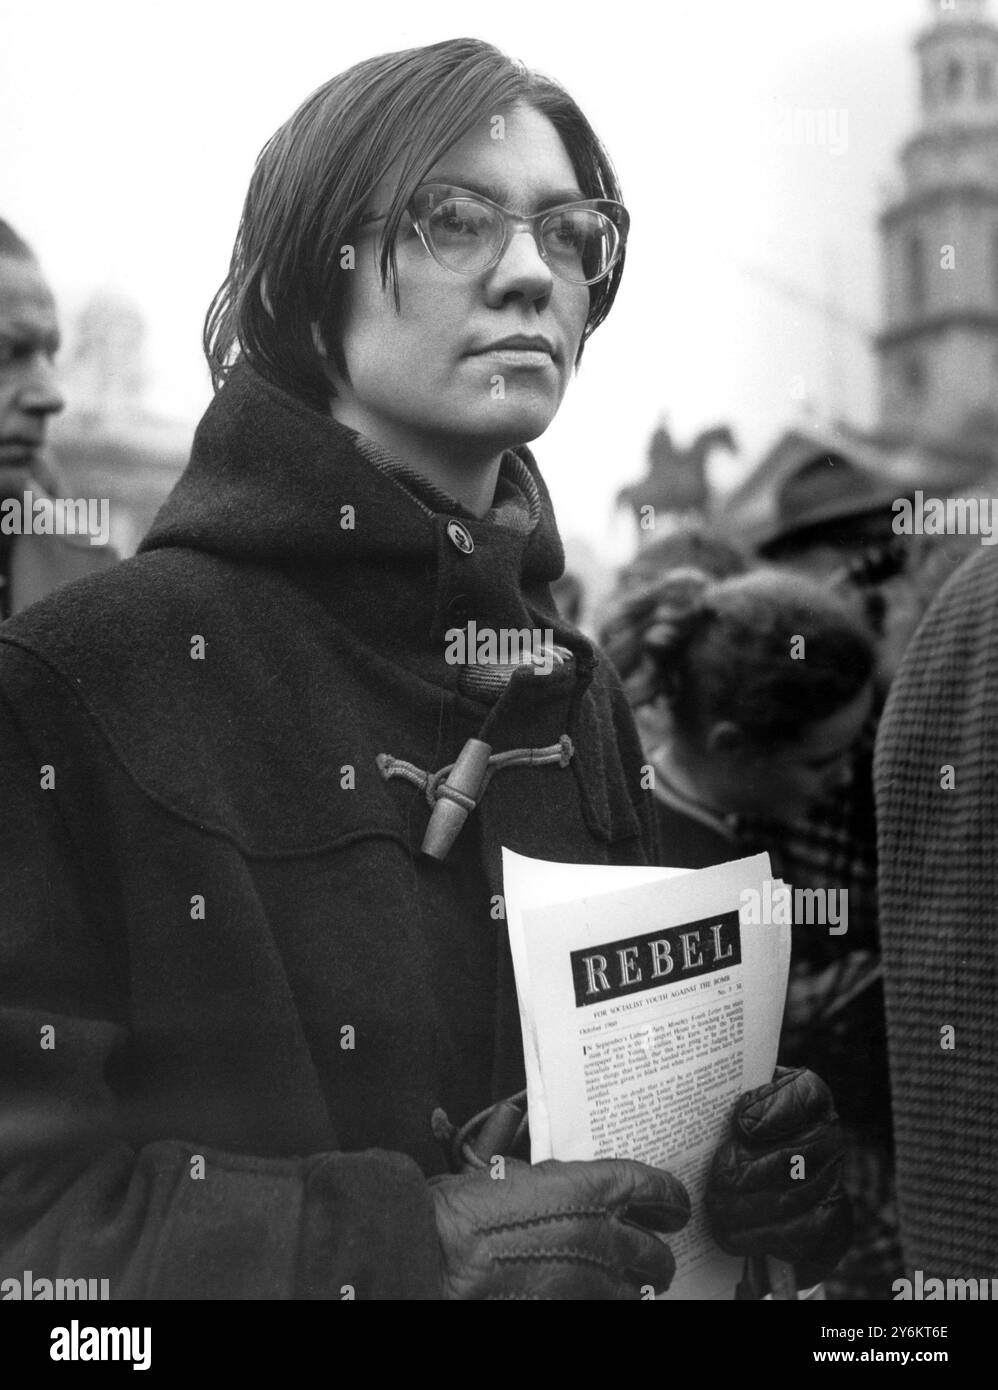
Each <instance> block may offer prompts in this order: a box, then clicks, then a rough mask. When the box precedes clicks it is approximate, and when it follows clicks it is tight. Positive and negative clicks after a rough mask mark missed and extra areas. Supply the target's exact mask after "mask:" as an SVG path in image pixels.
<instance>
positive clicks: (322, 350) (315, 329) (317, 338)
mask: <svg viewBox="0 0 998 1390" xmlns="http://www.w3.org/2000/svg"><path fill="white" fill-rule="evenodd" d="M311 327H312V346H313V347H314V348H315V350H316V352H317V353H318V354H319V356H320V357H324V358H326V360H327V361H328V360H329V353H328V352H327V351H326V342H325V339H324V338H323V336H322V330H321V329H320V328H319V325H318V324H317V323H313V324H312V325H311Z"/></svg>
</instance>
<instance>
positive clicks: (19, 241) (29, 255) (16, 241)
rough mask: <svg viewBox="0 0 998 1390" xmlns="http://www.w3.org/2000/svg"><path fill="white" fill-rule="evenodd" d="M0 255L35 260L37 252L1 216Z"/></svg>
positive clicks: (13, 258) (22, 259) (20, 259)
mask: <svg viewBox="0 0 998 1390" xmlns="http://www.w3.org/2000/svg"><path fill="white" fill-rule="evenodd" d="M0 256H9V257H10V258H11V259H12V260H15V259H16V260H19V261H33V260H34V259H35V253H34V251H32V249H31V247H30V246H29V245H28V243H27V242H26V241H25V240H24V238H23V237H20V236H18V234H17V233H16V232H15V231H14V228H13V227H12V226H11V225H10V223H9V222H5V221H4V220H3V218H2V217H0Z"/></svg>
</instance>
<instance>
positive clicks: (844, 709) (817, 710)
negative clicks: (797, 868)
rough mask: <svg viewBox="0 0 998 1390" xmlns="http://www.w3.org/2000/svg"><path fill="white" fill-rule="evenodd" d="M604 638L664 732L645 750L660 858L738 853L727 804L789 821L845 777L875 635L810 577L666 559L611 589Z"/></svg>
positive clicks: (636, 700)
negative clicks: (628, 586) (664, 568)
mask: <svg viewBox="0 0 998 1390" xmlns="http://www.w3.org/2000/svg"><path fill="white" fill-rule="evenodd" d="M603 641H604V645H605V646H606V649H607V651H608V653H609V654H610V656H611V658H612V659H613V660H614V662H615V664H616V666H617V669H618V671H619V672H620V674H621V675H622V677H623V678H624V681H625V689H626V690H627V692H628V694H629V696H630V698H631V701H632V703H633V704H634V705H635V706H636V707H637V708H638V709H641V708H646V707H648V706H651V707H652V709H653V710H654V711H655V712H656V714H657V716H658V724H659V728H660V730H661V731H662V733H663V737H661V738H660V740H659V741H658V746H657V747H656V748H655V749H654V750H652V751H651V752H650V755H649V756H650V758H651V761H652V765H653V768H654V772H655V779H654V790H655V795H656V814H657V817H658V823H659V831H660V838H661V848H662V852H663V855H664V858H665V862H667V863H669V864H673V865H675V866H676V867H679V868H703V867H704V866H706V865H708V864H718V863H723V862H724V861H725V860H727V859H735V858H738V856H739V854H740V853H744V852H745V851H744V850H743V849H740V847H739V837H738V830H737V826H738V821H739V818H740V817H744V816H752V817H754V818H769V819H772V820H774V821H776V822H779V823H781V824H783V825H785V826H788V825H793V824H794V823H795V822H796V821H798V820H799V819H800V818H801V817H802V816H803V815H805V814H806V813H807V812H809V811H811V810H812V809H814V808H815V807H819V806H820V805H822V803H823V802H825V801H827V799H828V798H829V797H830V796H831V795H832V794H833V793H834V791H835V789H836V788H838V787H840V786H842V785H843V784H844V783H845V782H847V781H848V779H849V777H850V776H851V767H852V754H853V750H854V748H855V746H856V743H857V741H858V740H859V738H860V736H861V734H862V732H863V730H864V727H865V726H866V723H867V720H868V718H869V715H870V711H871V709H872V705H873V695H874V692H873V676H874V666H875V653H874V648H873V644H872V640H871V637H870V635H869V634H868V633H867V632H866V630H865V628H864V627H863V626H862V624H861V623H860V621H859V619H858V618H856V617H855V616H853V614H852V613H851V612H850V611H849V610H848V609H847V608H846V607H845V606H844V604H842V603H840V602H839V601H838V600H837V599H834V598H832V597H830V596H828V595H827V594H826V593H825V592H824V591H823V590H822V589H820V588H819V587H818V586H817V585H815V584H813V583H811V582H810V581H808V580H806V579H803V578H800V577H794V578H790V577H788V576H784V575H780V574H776V573H770V572H767V571H759V572H756V573H752V574H747V575H738V576H735V577H732V578H729V579H723V580H716V581H715V580H712V579H711V578H710V577H709V576H708V575H706V574H704V573H703V572H702V571H699V570H694V569H686V570H673V571H671V572H670V573H668V574H666V575H665V576H663V577H662V578H661V579H660V580H659V581H658V582H657V583H655V584H653V585H651V586H649V587H648V588H646V589H644V590H642V591H641V592H640V593H638V594H636V595H631V596H628V597H626V598H625V599H624V601H623V603H622V605H621V607H620V609H619V610H618V612H617V613H616V614H615V615H614V616H613V617H612V618H611V619H610V620H609V621H608V623H607V625H606V628H605V631H604V634H603Z"/></svg>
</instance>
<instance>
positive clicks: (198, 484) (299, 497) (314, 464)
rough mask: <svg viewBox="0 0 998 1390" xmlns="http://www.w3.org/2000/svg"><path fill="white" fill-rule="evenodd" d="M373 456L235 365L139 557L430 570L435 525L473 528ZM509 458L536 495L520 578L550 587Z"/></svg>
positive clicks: (535, 478) (547, 551)
mask: <svg viewBox="0 0 998 1390" xmlns="http://www.w3.org/2000/svg"><path fill="white" fill-rule="evenodd" d="M377 456H378V450H377V447H376V446H373V445H372V442H371V441H369V440H366V439H364V437H363V436H361V435H359V434H358V433H357V432H356V431H355V430H352V429H349V428H348V427H347V426H345V425H341V424H340V423H339V422H338V421H336V420H334V419H332V417H330V416H327V415H323V414H320V413H319V412H318V411H316V410H314V409H312V408H311V407H310V406H308V405H306V404H305V403H304V402H302V401H299V400H297V399H296V398H295V397H293V396H290V395H288V394H287V393H286V392H284V391H281V390H280V389H279V388H277V387H276V386H273V385H272V384H271V383H270V382H268V381H266V380H265V379H264V378H263V377H261V376H260V375H259V374H258V373H256V372H255V371H253V370H252V369H251V368H249V367H248V366H246V365H240V366H238V367H237V368H235V369H234V370H233V372H232V375H231V376H230V378H229V380H228V381H227V382H226V384H225V386H224V387H223V388H222V390H221V391H219V393H218V394H217V395H216V396H215V398H214V400H213V401H212V403H211V404H210V405H209V407H208V409H207V411H206V412H205V415H204V417H203V418H202V420H201V423H200V424H199V426H198V429H197V431H196V434H195V437H194V446H193V450H192V454H191V460H190V463H189V465H188V467H187V469H186V470H185V472H184V474H183V476H182V477H181V478H180V480H179V481H178V483H177V485H176V487H175V488H174V490H173V492H172V493H171V494H170V496H169V498H168V499H167V501H166V502H165V504H164V505H163V507H162V509H161V510H160V512H159V514H158V516H157V517H156V520H155V521H154V523H153V525H152V527H151V529H150V531H149V533H148V535H147V536H146V538H145V539H144V541H143V542H142V545H141V546H140V551H143V552H145V551H150V550H159V549H162V548H164V547H168V546H183V547H185V548H189V549H195V550H202V551H207V552H210V553H212V554H215V555H218V556H222V557H226V558H229V559H233V560H248V561H254V562H257V563H261V564H268V563H271V564H272V563H275V562H276V563H281V564H291V565H294V564H296V563H299V562H301V563H305V564H315V563H318V564H321V565H341V564H342V565H355V564H357V563H358V561H360V562H364V561H375V562H382V563H383V562H385V561H389V560H395V561H399V560H403V561H405V560H408V561H415V562H419V561H422V562H426V561H432V559H433V557H434V555H435V554H436V553H437V552H438V548H439V539H440V538H439V530H440V528H439V525H438V524H437V522H436V521H435V515H434V514H435V513H437V514H446V516H448V517H457V518H461V519H462V520H472V521H474V518H472V516H471V513H469V512H467V511H466V510H465V509H464V508H463V507H462V506H461V505H460V504H459V503H457V502H456V501H454V500H453V499H450V498H447V497H446V495H445V494H442V493H439V492H437V491H436V490H435V489H434V488H433V487H432V486H431V485H430V484H428V483H426V482H425V481H423V487H422V489H418V483H419V481H420V480H418V479H416V484H417V488H414V487H413V486H412V483H411V480H412V479H413V478H414V476H415V475H413V474H411V473H407V470H405V469H397V471H396V472H395V473H394V474H393V473H392V472H390V471H389V470H388V469H387V468H385V467H379V466H378V464H377V463H376V462H374V459H376V458H377ZM515 456H516V457H518V458H519V459H520V460H522V463H523V465H525V468H526V470H527V475H528V476H529V478H530V479H531V480H532V485H533V488H534V489H535V494H534V499H533V500H534V505H535V522H536V524H533V525H532V527H531V529H530V530H529V532H528V533H527V534H526V535H525V537H524V542H523V544H522V547H521V551H522V553H521V556H520V561H521V578H522V579H524V580H527V581H529V580H535V581H540V582H542V583H544V582H550V581H551V580H553V579H556V578H557V577H558V576H559V575H560V574H561V572H562V570H563V569H564V551H563V549H562V545H561V540H560V538H559V535H558V530H557V526H556V524H555V520H554V514H553V510H552V506H551V499H550V496H549V494H548V491H547V488H546V486H545V484H544V481H543V479H542V478H541V475H540V473H539V472H538V469H537V465H536V463H535V462H534V459H533V457H532V455H531V454H530V451H529V450H528V449H526V448H520V449H518V450H516V451H515ZM385 457H387V456H385ZM507 459H509V455H507ZM505 467H506V460H504V470H505ZM403 478H405V479H406V481H403ZM407 483H408V485H407ZM417 489H418V490H417ZM491 517H492V514H490V517H487V518H485V519H484V520H479V521H477V522H475V525H476V526H478V527H481V526H487V525H490V524H494V521H492V520H491Z"/></svg>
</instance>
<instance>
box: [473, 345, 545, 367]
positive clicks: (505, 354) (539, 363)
mask: <svg viewBox="0 0 998 1390" xmlns="http://www.w3.org/2000/svg"><path fill="white" fill-rule="evenodd" d="M472 355H473V356H475V357H488V358H490V359H491V360H492V361H494V362H500V363H502V365H503V366H505V367H533V368H537V367H550V366H551V365H552V364H553V362H554V358H553V357H552V356H551V354H550V352H548V351H547V349H546V348H519V347H494V348H483V349H482V351H481V352H476V353H473V354H472Z"/></svg>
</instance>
